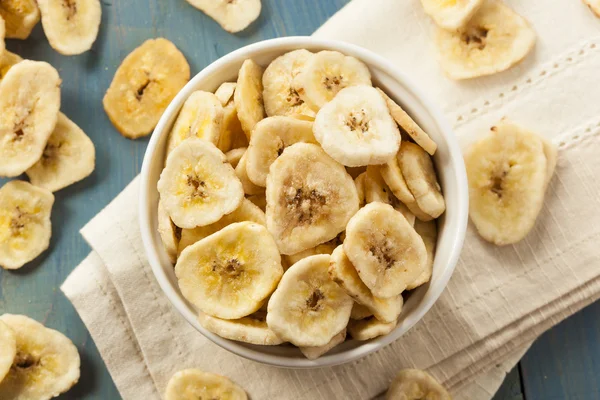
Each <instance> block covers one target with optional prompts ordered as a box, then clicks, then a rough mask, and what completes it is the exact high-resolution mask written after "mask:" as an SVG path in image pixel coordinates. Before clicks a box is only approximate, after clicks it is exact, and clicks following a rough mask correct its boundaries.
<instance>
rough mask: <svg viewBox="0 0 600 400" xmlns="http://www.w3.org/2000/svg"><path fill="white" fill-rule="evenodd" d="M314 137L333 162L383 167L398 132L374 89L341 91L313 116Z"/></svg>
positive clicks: (396, 146)
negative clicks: (381, 165)
mask: <svg viewBox="0 0 600 400" xmlns="http://www.w3.org/2000/svg"><path fill="white" fill-rule="evenodd" d="M314 134H315V138H316V139H317V140H318V141H319V143H320V144H321V146H322V147H323V150H325V151H326V152H327V154H329V155H330V156H331V157H332V158H333V159H334V160H336V161H337V162H339V163H341V164H343V165H346V166H349V167H358V166H361V165H370V164H383V163H385V162H388V161H389V160H390V159H391V158H392V157H394V156H395V155H396V153H397V152H398V149H399V148H400V131H399V130H398V126H397V125H396V122H394V120H393V119H392V117H391V115H390V113H389V111H388V107H387V105H386V103H385V101H384V100H383V98H382V97H381V95H380V94H379V92H377V90H376V89H375V88H373V87H371V86H365V85H359V86H352V87H349V88H346V89H342V90H341V91H340V92H339V93H338V94H337V96H336V97H335V98H334V99H333V100H331V101H330V102H329V103H327V104H325V105H324V106H323V108H321V109H320V110H319V112H318V113H317V118H316V119H315V124H314Z"/></svg>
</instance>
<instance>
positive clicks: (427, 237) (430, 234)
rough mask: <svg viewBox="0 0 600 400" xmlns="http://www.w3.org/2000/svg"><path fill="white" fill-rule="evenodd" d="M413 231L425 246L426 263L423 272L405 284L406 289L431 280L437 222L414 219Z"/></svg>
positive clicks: (411, 288)
mask: <svg viewBox="0 0 600 400" xmlns="http://www.w3.org/2000/svg"><path fill="white" fill-rule="evenodd" d="M415 231H417V233H418V234H419V236H421V239H423V243H425V248H426V249H427V265H426V267H425V270H424V271H423V273H422V274H421V275H420V276H419V277H418V278H417V280H415V281H413V282H412V283H410V284H409V285H408V286H406V290H413V289H415V288H417V287H419V286H421V285H424V284H426V283H427V282H429V281H430V280H431V275H432V274H433V257H434V256H435V247H436V244H437V224H436V223H435V221H427V222H423V221H419V220H417V221H415Z"/></svg>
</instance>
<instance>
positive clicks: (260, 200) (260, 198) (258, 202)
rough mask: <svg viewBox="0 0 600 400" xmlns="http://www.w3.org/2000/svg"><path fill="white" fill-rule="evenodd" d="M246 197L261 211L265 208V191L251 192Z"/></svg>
mask: <svg viewBox="0 0 600 400" xmlns="http://www.w3.org/2000/svg"><path fill="white" fill-rule="evenodd" d="M246 198H247V199H248V200H250V201H251V202H252V203H254V205H255V206H257V207H258V208H260V209H261V210H262V211H263V212H265V211H266V210H267V197H266V195H265V193H260V194H253V195H250V196H247V197H246Z"/></svg>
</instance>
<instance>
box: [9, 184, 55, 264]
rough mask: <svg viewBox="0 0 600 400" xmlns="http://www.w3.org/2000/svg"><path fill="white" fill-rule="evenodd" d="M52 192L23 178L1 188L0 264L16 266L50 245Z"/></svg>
mask: <svg viewBox="0 0 600 400" xmlns="http://www.w3.org/2000/svg"><path fill="white" fill-rule="evenodd" d="M53 204H54V195H52V193H51V192H49V191H48V190H46V189H42V188H38V187H35V186H33V185H32V184H30V183H28V182H24V181H10V182H8V183H6V184H5V185H4V186H2V188H0V266H1V267H2V268H4V269H19V268H21V267H22V266H23V265H25V264H26V263H28V262H29V261H31V260H33V259H34V258H36V257H37V256H39V255H40V254H41V253H42V252H43V251H44V250H46V249H47V248H48V246H49V245H50V236H51V235H52V228H51V224H50V212H51V211H52V205H53Z"/></svg>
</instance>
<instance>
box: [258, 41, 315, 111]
mask: <svg viewBox="0 0 600 400" xmlns="http://www.w3.org/2000/svg"><path fill="white" fill-rule="evenodd" d="M312 56H313V53H311V52H310V51H308V50H304V49H300V50H294V51H290V52H289V53H285V54H284V55H282V56H279V57H277V58H276V59H275V60H273V62H271V64H269V66H268V67H267V69H266V70H265V73H264V75H263V87H264V91H263V98H264V102H265V111H266V112H267V115H268V116H270V117H272V116H275V115H284V116H288V117H301V118H309V119H314V118H315V111H314V110H313V109H311V108H310V106H309V105H308V104H307V103H306V100H305V98H304V91H303V90H302V88H300V87H298V86H297V83H296V82H295V78H296V76H297V75H298V74H299V73H300V71H302V69H303V68H304V66H305V65H306V63H307V62H308V60H310V59H311V57H312Z"/></svg>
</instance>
